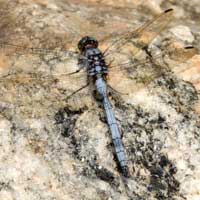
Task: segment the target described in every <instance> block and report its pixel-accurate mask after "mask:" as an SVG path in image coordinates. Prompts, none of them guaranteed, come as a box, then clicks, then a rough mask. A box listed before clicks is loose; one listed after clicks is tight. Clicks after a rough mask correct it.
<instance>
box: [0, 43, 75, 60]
mask: <svg viewBox="0 0 200 200" xmlns="http://www.w3.org/2000/svg"><path fill="white" fill-rule="evenodd" d="M0 53H1V54H3V55H6V56H12V55H27V54H36V55H40V56H48V57H50V58H61V57H74V58H78V52H76V51H70V50H63V49H60V48H59V47H58V48H54V49H45V48H34V47H28V46H26V45H18V44H11V43H6V42H0Z"/></svg>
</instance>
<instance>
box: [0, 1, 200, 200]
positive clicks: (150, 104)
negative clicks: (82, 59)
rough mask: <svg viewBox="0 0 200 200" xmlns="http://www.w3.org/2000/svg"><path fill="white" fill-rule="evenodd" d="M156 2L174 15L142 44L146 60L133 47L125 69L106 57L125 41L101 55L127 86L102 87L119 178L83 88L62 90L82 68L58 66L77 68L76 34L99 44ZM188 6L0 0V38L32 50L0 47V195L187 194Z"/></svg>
mask: <svg viewBox="0 0 200 200" xmlns="http://www.w3.org/2000/svg"><path fill="white" fill-rule="evenodd" d="M168 8H173V9H174V18H173V20H172V22H171V23H170V24H169V26H168V27H169V28H168V30H166V31H163V32H162V33H161V34H160V35H159V36H157V37H156V38H155V39H154V41H153V42H152V43H151V44H150V45H149V49H148V52H149V53H151V55H152V56H153V58H154V59H153V60H154V61H153V62H150V60H147V59H148V54H147V53H146V52H145V51H142V52H140V53H139V54H137V55H136V56H137V57H136V58H137V60H134V63H135V64H134V65H133V66H132V70H131V71H129V74H127V73H125V70H124V69H122V68H121V69H120V68H119V67H115V65H116V66H120V65H119V63H120V62H122V61H123V62H124V61H126V60H127V59H130V58H129V56H128V54H127V53H126V50H128V49H129V47H128V46H125V47H124V49H125V53H124V55H121V54H119V55H118V54H117V55H115V54H113V55H110V58H109V56H108V60H109V59H111V60H112V57H115V61H114V64H113V68H111V69H110V77H109V80H108V82H109V83H110V85H112V86H113V87H115V89H117V90H119V91H127V92H129V95H122V96H121V97H119V95H118V94H116V93H115V92H111V95H110V99H111V102H112V105H113V107H114V111H115V114H116V118H117V120H118V123H119V125H120V128H121V130H122V133H123V138H122V140H123V143H124V145H125V147H126V153H127V157H128V159H129V170H130V177H129V178H124V177H122V176H121V175H120V172H119V170H118V168H117V165H116V162H115V157H114V153H113V147H112V142H111V139H110V134H109V130H108V127H107V124H106V121H105V115H104V113H103V109H102V108H101V106H100V105H99V102H96V101H95V100H94V98H93V96H92V91H91V90H90V88H87V89H85V90H83V91H81V92H80V93H78V94H77V95H75V96H74V97H72V98H71V99H69V100H67V96H68V95H69V94H70V93H71V92H73V91H75V90H76V89H78V88H80V86H82V85H83V84H84V83H85V81H86V76H85V75H86V74H85V73H81V74H80V75H75V76H72V77H69V76H66V74H68V73H70V72H73V71H75V70H76V69H77V68H78V65H77V56H76V53H74V52H75V51H76V50H77V47H76V45H77V42H78V40H79V39H80V38H81V37H82V36H85V35H92V36H94V37H96V38H97V39H98V40H99V41H100V45H101V48H102V49H105V48H106V46H108V42H107V41H108V40H107V39H109V38H111V39H112V38H114V37H115V36H118V35H119V34H120V33H124V32H127V31H128V30H133V29H135V28H136V27H139V26H140V25H142V24H143V23H144V22H145V21H147V20H148V19H150V18H152V17H153V16H155V15H157V14H158V13H160V12H161V11H163V10H165V9H168ZM199 16H200V3H199V0H191V1H186V0H182V1H177V0H171V1H164V0H152V1H135V0H132V1H130V0H129V1H128V0H127V1H126V0H123V1H122V0H115V1H113V0H102V1H97V0H82V1H77V0H70V1H68V0H58V1H56V0H45V1H44V0H43V1H42V0H11V1H6V0H0V30H1V32H0V43H1V44H3V43H10V44H14V45H21V46H27V47H37V48H42V49H37V53H36V52H35V54H32V53H30V52H31V51H32V50H31V49H28V48H24V47H16V46H13V45H6V46H3V45H2V46H1V51H0V53H1V54H0V76H1V77H0V88H1V90H0V146H1V148H0V161H1V162H0V199H2V200H14V199H16V200H36V199H37V200H68V199H69V200H70V199H74V200H78V199H84V200H89V199H90V200H94V199H95V200H98V199H99V200H100V199H106V200H112V199H113V200H130V199H134V200H136V199H137V200H147V199H148V200H164V199H166V200H184V199H187V200H199V199H200V192H199V191H200V154H199V149H200V142H199V141H200V140H199V138H200V119H199V114H200V101H199V92H198V90H199V89H200V85H199V80H200V55H198V51H199V50H200V45H199V44H200V26H199V20H200V17H199ZM190 46H194V47H195V48H190ZM184 47H188V48H184ZM44 48H48V49H50V50H49V51H45V50H44ZM60 50H70V51H68V52H66V51H60ZM39 51H40V53H38V52H39ZM141 60H142V61H141ZM131 61H132V60H129V64H130V65H131ZM108 62H109V61H108ZM129 70H130V69H129ZM129 76H131V78H132V79H130V77H129ZM128 77H129V78H128Z"/></svg>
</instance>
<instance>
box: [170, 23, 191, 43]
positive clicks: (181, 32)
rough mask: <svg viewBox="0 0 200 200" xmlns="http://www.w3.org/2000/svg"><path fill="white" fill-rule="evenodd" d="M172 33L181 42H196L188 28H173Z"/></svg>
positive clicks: (180, 26) (181, 26)
mask: <svg viewBox="0 0 200 200" xmlns="http://www.w3.org/2000/svg"><path fill="white" fill-rule="evenodd" d="M170 31H171V32H172V33H173V34H174V35H175V36H176V37H177V38H178V39H179V40H181V41H183V42H188V43H192V42H193V41H194V36H193V34H192V33H191V30H190V28H189V27H187V26H183V25H179V26H175V27H174V28H171V29H170Z"/></svg>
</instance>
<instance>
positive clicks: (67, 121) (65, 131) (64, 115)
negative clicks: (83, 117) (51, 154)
mask: <svg viewBox="0 0 200 200" xmlns="http://www.w3.org/2000/svg"><path fill="white" fill-rule="evenodd" d="M81 113H83V110H79V111H73V110H70V109H69V108H67V107H65V108H62V109H60V110H59V111H58V112H57V113H56V114H55V121H56V124H57V125H60V128H61V134H62V136H63V137H69V136H70V135H71V133H72V132H73V129H74V126H75V123H76V120H77V117H78V115H80V114H81Z"/></svg>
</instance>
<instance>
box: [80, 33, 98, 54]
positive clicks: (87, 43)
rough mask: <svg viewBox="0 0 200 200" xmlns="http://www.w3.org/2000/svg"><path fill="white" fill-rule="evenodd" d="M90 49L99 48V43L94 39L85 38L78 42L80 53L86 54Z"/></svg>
mask: <svg viewBox="0 0 200 200" xmlns="http://www.w3.org/2000/svg"><path fill="white" fill-rule="evenodd" d="M90 47H92V48H97V47H98V41H97V40H96V39H95V38H93V37H90V36H85V37H83V38H82V39H81V40H80V41H79V42H78V49H79V51H80V52H84V51H85V49H87V48H90Z"/></svg>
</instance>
